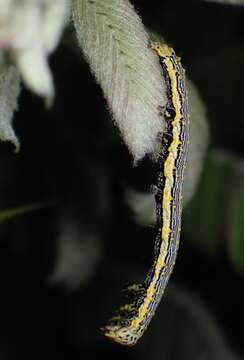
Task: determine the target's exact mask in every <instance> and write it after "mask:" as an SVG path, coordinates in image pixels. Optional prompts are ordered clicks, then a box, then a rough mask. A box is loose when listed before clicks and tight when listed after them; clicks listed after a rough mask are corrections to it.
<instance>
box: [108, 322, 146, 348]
mask: <svg viewBox="0 0 244 360" xmlns="http://www.w3.org/2000/svg"><path fill="white" fill-rule="evenodd" d="M101 331H102V333H103V334H104V336H106V337H107V338H109V339H110V340H111V341H114V342H116V343H118V344H121V345H124V346H133V345H135V344H136V343H137V340H138V339H139V337H138V336H137V334H135V333H133V332H132V331H131V330H130V328H129V327H126V326H120V325H107V326H105V327H103V328H101Z"/></svg>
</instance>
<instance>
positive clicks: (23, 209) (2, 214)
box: [0, 202, 51, 222]
mask: <svg viewBox="0 0 244 360" xmlns="http://www.w3.org/2000/svg"><path fill="white" fill-rule="evenodd" d="M48 206H51V203H49V202H42V203H33V204H28V205H23V206H17V207H14V208H10V209H6V210H2V211H0V222H4V221H6V220H9V219H12V218H15V217H17V216H21V215H24V214H28V213H30V212H32V211H36V210H41V209H44V208H46V207H48Z"/></svg>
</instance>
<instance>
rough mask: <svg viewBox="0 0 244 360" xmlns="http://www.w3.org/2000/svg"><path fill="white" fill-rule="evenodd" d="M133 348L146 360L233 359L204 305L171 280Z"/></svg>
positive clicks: (234, 357) (222, 336) (233, 356)
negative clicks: (148, 325) (140, 338)
mask: <svg viewBox="0 0 244 360" xmlns="http://www.w3.org/2000/svg"><path fill="white" fill-rule="evenodd" d="M223 332H224V331H223ZM135 351H138V354H139V355H140V356H139V358H140V359H148V358H150V360H157V359H164V360H178V359H184V360H216V359H221V360H234V359H235V360H237V357H236V356H235V355H234V354H233V353H232V352H231V350H230V349H229V346H228V344H227V343H226V339H225V338H224V335H223V333H222V332H221V331H220V328H219V327H218V326H217V325H216V323H215V320H214V319H213V318H212V316H211V314H210V313H209V311H208V309H207V308H206V307H205V306H204V305H203V304H201V303H200V302H199V301H198V300H197V299H196V298H194V297H193V295H192V294H191V293H189V292H187V291H185V290H183V289H181V288H179V287H177V286H172V284H170V286H169V287H168V289H167V293H166V294H165V296H164V299H163V301H162V304H161V306H160V307H159V309H158V310H157V315H156V316H155V318H154V319H153V321H152V323H151V324H150V327H149V329H148V330H147V333H146V334H145V335H144V337H143V339H142V340H141V342H140V343H139V344H138V346H137V347H135Z"/></svg>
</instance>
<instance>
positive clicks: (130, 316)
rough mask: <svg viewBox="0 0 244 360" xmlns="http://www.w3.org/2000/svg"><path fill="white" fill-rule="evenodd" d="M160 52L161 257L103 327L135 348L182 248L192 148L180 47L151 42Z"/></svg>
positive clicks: (158, 208) (107, 333)
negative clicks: (185, 190) (162, 88)
mask: <svg viewBox="0 0 244 360" xmlns="http://www.w3.org/2000/svg"><path fill="white" fill-rule="evenodd" d="M150 46H151V48H152V49H153V50H154V51H155V52H156V53H157V55H158V56H159V61H160V64H161V66H162V70H163V75H164V78H165V83H166V89H167V98H168V102H167V106H166V108H164V109H163V115H164V117H165V120H166V129H165V133H164V134H163V136H162V148H161V154H160V155H161V156H159V160H158V161H159V174H158V181H157V186H156V188H157V191H156V193H155V201H156V213H157V235H156V242H155V259H154V262H153V265H152V267H151V269H150V271H149V273H148V275H147V277H146V279H145V281H144V283H143V284H141V285H133V286H131V287H130V288H129V291H130V292H133V293H134V294H135V298H134V300H133V301H132V302H131V303H130V304H128V305H125V306H123V307H122V308H120V310H119V313H118V315H117V316H115V317H113V318H112V319H111V320H110V322H109V324H108V325H107V326H105V327H104V328H103V332H104V334H105V336H107V337H108V338H110V339H111V340H113V341H115V342H118V343H120V344H123V345H127V346H132V345H134V344H136V342H137V341H138V339H139V338H140V337H141V336H142V335H143V333H144V331H145V330H146V328H147V327H148V325H149V323H150V321H151V319H152V317H153V315H154V313H155V310H156V308H157V306H158V304H159V303H160V300H161V298H162V295H163V293H164V290H165V288H166V285H167V283H168V280H169V277H170V275H171V273H172V270H173V267H174V264H175V260H176V256H177V251H178V247H179V238H180V229H181V213H182V186H183V176H184V172H185V167H186V161H187V153H188V147H189V111H188V99H187V92H186V84H185V70H184V69H183V67H182V65H181V62H180V58H178V57H177V56H176V54H175V52H174V50H173V49H172V48H171V47H169V46H167V45H166V44H162V43H160V42H158V41H153V42H151V43H150Z"/></svg>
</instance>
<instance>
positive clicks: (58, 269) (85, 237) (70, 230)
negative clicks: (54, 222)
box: [49, 214, 101, 290]
mask: <svg viewBox="0 0 244 360" xmlns="http://www.w3.org/2000/svg"><path fill="white" fill-rule="evenodd" d="M74 219H75V216H73V217H72V218H70V215H67V214H64V215H62V216H61V218H60V222H59V227H60V229H59V233H60V234H59V236H58V239H57V256H56V263H55V265H54V270H53V273H52V275H51V276H50V279H49V280H50V282H51V283H52V284H58V283H61V284H64V285H65V286H66V287H67V288H68V289H70V290H74V289H76V288H78V287H80V286H81V285H82V284H84V283H86V282H87V281H88V280H89V279H90V278H91V276H92V275H93V273H94V271H95V270H96V268H97V265H98V262H99V259H100V255H101V243H100V241H99V238H98V235H97V234H95V232H93V230H92V229H91V230H88V231H87V230H86V229H85V227H84V226H81V225H80V224H78V222H76V221H75V220H74Z"/></svg>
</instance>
